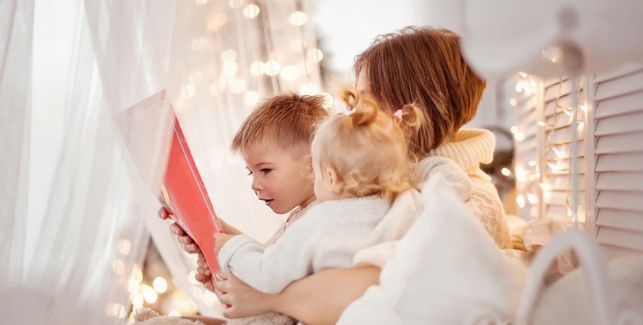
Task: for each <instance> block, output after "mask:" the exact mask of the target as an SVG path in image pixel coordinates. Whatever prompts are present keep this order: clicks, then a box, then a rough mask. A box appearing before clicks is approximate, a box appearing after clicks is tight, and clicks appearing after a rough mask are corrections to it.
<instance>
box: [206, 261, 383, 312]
mask: <svg viewBox="0 0 643 325" xmlns="http://www.w3.org/2000/svg"><path fill="white" fill-rule="evenodd" d="M380 271H381V270H380V269H379V268H377V267H362V268H351V269H331V270H326V271H322V272H319V273H316V274H313V275H311V276H309V277H307V278H304V279H301V280H298V281H295V282H293V283H291V284H290V285H288V286H287V287H286V289H284V291H283V292H281V293H279V294H274V295H270V294H264V293H261V292H258V291H256V290H254V289H252V288H251V287H249V286H248V285H246V284H245V283H243V282H242V281H240V280H239V279H237V278H235V277H234V276H232V275H228V276H227V277H226V279H224V280H220V281H217V289H218V290H217V296H218V297H219V299H220V300H221V302H222V303H224V304H231V305H232V307H230V308H228V309H227V310H226V312H225V313H224V315H225V316H226V317H229V318H236V317H245V316H251V315H256V314H261V313H265V312H269V311H276V312H279V313H282V314H286V315H288V316H291V317H294V318H296V319H298V320H299V321H301V322H303V323H306V324H335V323H336V322H337V320H338V319H339V316H340V315H341V314H342V312H343V311H344V309H346V307H348V305H349V304H351V303H352V302H353V301H355V300H357V298H359V297H361V296H362V294H364V292H365V291H366V289H368V287H370V286H371V285H375V284H378V281H379V275H380ZM222 292H225V294H223V293H222Z"/></svg>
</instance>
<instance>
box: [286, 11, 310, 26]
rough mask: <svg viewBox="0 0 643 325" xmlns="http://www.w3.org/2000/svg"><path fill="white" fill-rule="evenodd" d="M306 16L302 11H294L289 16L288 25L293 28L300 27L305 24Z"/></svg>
mask: <svg viewBox="0 0 643 325" xmlns="http://www.w3.org/2000/svg"><path fill="white" fill-rule="evenodd" d="M307 20H308V16H306V14H305V13H304V12H302V11H295V12H293V13H292V14H290V23H291V24H293V25H295V26H301V25H303V24H305V23H306V21H307Z"/></svg>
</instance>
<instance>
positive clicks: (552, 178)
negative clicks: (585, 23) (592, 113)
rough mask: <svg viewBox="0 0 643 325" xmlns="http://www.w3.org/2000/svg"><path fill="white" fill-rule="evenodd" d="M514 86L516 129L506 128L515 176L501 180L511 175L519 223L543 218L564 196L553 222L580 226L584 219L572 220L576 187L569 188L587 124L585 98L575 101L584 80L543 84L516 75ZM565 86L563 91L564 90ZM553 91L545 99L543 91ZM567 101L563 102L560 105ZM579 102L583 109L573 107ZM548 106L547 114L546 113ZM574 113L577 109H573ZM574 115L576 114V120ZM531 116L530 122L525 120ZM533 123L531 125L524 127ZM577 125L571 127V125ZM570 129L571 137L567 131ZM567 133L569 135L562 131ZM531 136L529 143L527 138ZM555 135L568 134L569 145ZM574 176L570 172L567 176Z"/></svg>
mask: <svg viewBox="0 0 643 325" xmlns="http://www.w3.org/2000/svg"><path fill="white" fill-rule="evenodd" d="M515 80H516V82H515V85H514V91H515V95H516V97H518V98H515V97H514V98H511V99H510V100H509V104H510V106H512V107H514V108H515V109H517V110H519V111H521V112H522V113H523V114H522V115H521V114H519V115H518V116H519V118H518V119H519V120H518V121H517V122H518V123H517V125H514V126H512V127H511V132H512V134H513V136H514V141H515V144H516V148H517V155H516V160H515V163H514V168H515V170H514V171H513V172H512V171H511V170H503V171H502V173H503V174H504V175H506V176H508V175H511V174H512V173H513V174H515V180H516V188H517V191H518V194H517V196H516V204H517V206H518V207H519V208H520V209H521V210H522V211H521V212H522V215H521V216H522V217H523V218H542V217H544V216H545V215H546V210H547V208H548V205H549V204H550V203H552V202H553V201H554V196H557V195H561V194H562V195H564V203H565V212H564V213H563V215H558V216H555V217H556V218H558V219H562V220H567V221H570V222H574V223H577V222H580V223H582V222H584V215H583V214H582V215H581V216H580V217H579V216H577V211H578V201H575V199H574V198H575V197H578V193H579V191H578V184H573V182H574V180H577V179H578V177H579V169H578V166H572V164H577V163H578V162H579V159H580V156H579V154H578V153H577V152H576V151H577V149H578V145H579V141H578V139H580V138H582V134H583V132H584V131H585V123H586V119H587V104H586V98H583V99H582V100H579V98H578V97H579V95H580V93H581V92H582V90H583V85H584V76H578V77H574V78H559V79H558V80H556V81H554V82H551V81H550V82H548V84H549V85H545V81H543V80H541V79H540V78H537V77H535V76H532V75H529V74H526V73H524V72H520V73H518V74H517V75H516V78H515ZM567 83H569V84H571V87H570V89H569V90H567V89H564V88H565V86H566V85H567ZM554 87H556V88H557V92H556V93H555V96H554V98H553V99H550V98H546V97H547V96H545V91H546V89H547V90H550V89H554ZM566 96H568V98H569V102H568V101H567V100H563V98H564V97H566ZM579 102H583V104H579ZM550 105H551V106H552V107H553V109H549V107H550ZM574 107H577V109H574ZM576 113H579V114H576ZM525 115H531V116H525ZM527 119H530V120H534V121H535V122H536V124H535V125H534V124H532V123H529V121H527ZM575 120H578V122H577V123H574V121H575ZM574 124H576V128H575V129H576V131H575V134H573V133H574V132H572V131H571V130H573V129H574V126H573V125H574ZM567 128H569V130H567ZM534 131H535V132H536V137H535V138H534V135H533V132H534ZM560 132H569V137H570V138H571V139H570V140H569V142H567V141H566V140H565V141H560V140H556V141H555V139H554V136H555V135H557V134H560ZM529 147H533V148H532V149H534V150H535V157H530V156H527V155H524V154H522V155H521V154H520V152H521V151H523V150H521V149H523V148H526V149H530V148H529ZM572 171H575V172H572ZM558 176H564V177H565V178H566V179H567V184H566V186H563V184H560V182H557V180H558V179H557V177H558Z"/></svg>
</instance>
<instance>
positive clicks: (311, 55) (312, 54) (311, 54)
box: [307, 49, 324, 62]
mask: <svg viewBox="0 0 643 325" xmlns="http://www.w3.org/2000/svg"><path fill="white" fill-rule="evenodd" d="M307 55H308V60H309V61H313V62H320V61H321V60H322V59H324V52H322V51H321V50H320V49H310V50H308V54H307Z"/></svg>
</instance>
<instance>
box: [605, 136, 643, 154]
mask: <svg viewBox="0 0 643 325" xmlns="http://www.w3.org/2000/svg"><path fill="white" fill-rule="evenodd" d="M641 140H643V133H641V132H636V133H625V134H616V135H604V136H600V137H598V141H597V142H596V149H595V150H594V152H595V153H596V154H607V153H623V152H640V151H643V142H641Z"/></svg>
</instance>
